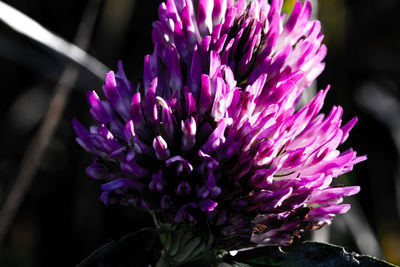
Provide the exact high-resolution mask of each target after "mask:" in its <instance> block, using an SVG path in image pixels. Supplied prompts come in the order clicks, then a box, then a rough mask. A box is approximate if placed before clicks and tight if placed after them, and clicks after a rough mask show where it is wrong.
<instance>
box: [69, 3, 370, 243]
mask: <svg viewBox="0 0 400 267" xmlns="http://www.w3.org/2000/svg"><path fill="white" fill-rule="evenodd" d="M281 9H282V0H272V1H271V2H270V3H268V1H266V0H254V1H251V2H250V3H248V2H247V1H245V0H238V1H233V0H214V1H212V0H199V1H198V2H197V4H196V6H195V5H194V4H193V3H192V1H190V0H167V1H166V2H164V3H162V4H161V5H160V6H159V10H158V12H159V20H158V21H156V22H154V23H153V32H152V38H153V43H154V51H153V53H152V54H151V55H147V56H145V59H144V75H143V83H142V86H137V87H135V86H133V85H132V84H131V82H130V81H129V80H128V79H127V78H126V75H125V73H124V71H123V68H122V64H121V63H120V64H119V70H118V72H117V73H114V72H112V71H110V72H109V73H108V74H107V77H106V81H105V85H104V86H103V93H104V96H105V100H101V99H100V98H99V96H98V95H97V94H96V92H94V91H93V92H90V93H88V101H89V104H90V113H91V115H92V117H93V118H94V119H95V120H96V121H97V123H98V125H97V126H92V127H90V129H89V130H87V129H86V128H85V127H83V126H82V125H81V123H79V122H78V121H77V120H74V121H73V126H74V129H75V131H76V134H77V136H78V137H77V141H78V143H79V144H80V145H81V146H82V147H83V148H84V149H86V150H87V151H88V152H90V153H93V154H94V155H95V158H94V161H93V163H92V164H91V165H90V166H89V167H88V168H87V169H86V172H87V174H88V175H89V176H90V177H92V178H94V179H100V180H102V181H105V183H104V184H103V185H102V186H101V189H102V191H103V193H102V194H101V200H102V201H103V202H104V203H105V204H106V205H108V204H111V203H119V204H122V205H133V206H135V207H137V208H139V209H144V210H149V211H152V212H154V213H155V214H156V216H157V218H159V220H160V221H162V222H170V223H180V222H199V221H206V222H207V224H208V225H209V226H210V229H211V231H212V232H213V235H214V236H215V237H216V238H215V241H214V242H215V246H216V247H221V248H227V247H239V246H243V245H248V244H249V243H250V242H253V243H260V244H267V245H287V244H289V243H291V241H292V239H293V236H295V235H297V234H298V233H299V232H301V231H303V230H304V229H315V228H320V227H322V226H323V225H325V224H329V223H330V222H331V220H332V218H333V217H334V215H335V214H337V213H344V212H346V211H347V210H348V209H349V208H350V206H349V205H347V204H340V203H341V201H342V198H343V197H345V196H349V195H353V194H355V193H357V192H358V191H359V187H357V186H350V187H340V186H331V185H330V184H331V182H332V180H333V179H334V178H336V177H338V176H340V175H341V174H344V173H346V172H348V171H350V170H351V169H352V168H353V165H354V164H356V163H358V162H360V161H362V160H364V159H365V157H364V156H362V157H359V156H357V155H356V152H354V151H353V150H352V149H349V150H347V151H345V152H340V151H338V150H337V147H338V146H339V145H340V144H342V143H343V142H344V141H345V140H346V139H347V137H348V136H349V131H350V130H351V129H352V128H353V126H354V125H355V123H356V121H357V118H354V119H352V120H350V121H349V122H348V123H346V124H344V125H342V120H341V117H342V113H343V110H342V108H341V107H340V106H335V107H333V108H332V110H331V111H330V113H329V114H328V115H324V114H319V112H320V110H321V108H322V105H323V102H324V98H325V96H326V94H327V92H328V89H329V88H326V89H325V90H322V91H320V92H318V93H317V95H316V96H315V97H314V99H312V100H311V101H310V102H309V103H308V104H306V105H305V106H302V107H301V106H299V105H298V102H299V99H300V97H301V95H302V93H303V91H304V90H305V88H307V87H308V86H309V85H310V84H311V83H312V82H313V81H314V80H315V78H316V77H317V76H318V75H319V74H320V73H321V72H322V70H323V69H324V63H323V62H322V60H323V58H324V57H325V54H326V47H325V46H324V45H323V44H321V42H322V39H323V35H322V34H321V32H320V30H321V26H320V22H319V21H317V20H311V19H310V16H311V4H310V2H308V1H306V2H305V3H304V4H301V3H300V2H299V1H298V2H296V4H295V6H294V9H293V11H292V13H291V15H290V16H289V17H288V18H286V17H285V16H286V14H282V12H281Z"/></svg>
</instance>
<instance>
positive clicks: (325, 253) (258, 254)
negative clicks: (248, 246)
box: [224, 242, 395, 267]
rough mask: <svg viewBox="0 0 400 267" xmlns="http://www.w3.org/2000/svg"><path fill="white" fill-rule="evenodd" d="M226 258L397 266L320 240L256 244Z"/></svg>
mask: <svg viewBox="0 0 400 267" xmlns="http://www.w3.org/2000/svg"><path fill="white" fill-rule="evenodd" d="M224 262H228V263H231V264H232V265H233V266H288V267H291V266H313V267H318V266H321V267H322V266H323V267H329V266H331V267H336V266H382V267H388V266H395V265H393V264H390V263H388V262H385V261H383V260H380V259H377V258H374V257H371V256H367V255H359V254H357V253H354V252H347V251H346V250H345V249H344V248H343V247H339V246H335V245H331V244H325V243H318V242H304V243H301V244H298V245H293V246H289V247H284V248H279V247H263V248H256V249H252V250H247V251H243V252H239V253H238V254H237V255H236V256H234V257H233V256H228V257H225V258H224ZM240 264H242V265H240Z"/></svg>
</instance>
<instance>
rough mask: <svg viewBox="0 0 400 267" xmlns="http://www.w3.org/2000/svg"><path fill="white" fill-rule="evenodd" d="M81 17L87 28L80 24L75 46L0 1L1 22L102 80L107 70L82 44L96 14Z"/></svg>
mask: <svg viewBox="0 0 400 267" xmlns="http://www.w3.org/2000/svg"><path fill="white" fill-rule="evenodd" d="M94 2H95V1H89V2H88V5H87V6H92V7H94V6H95V4H93V3H94ZM96 10H98V7H94V9H93V11H90V10H89V9H87V11H88V12H94V11H96ZM88 12H85V13H84V14H88ZM93 14H94V13H93ZM83 17H84V18H85V19H87V20H88V21H87V23H88V26H85V24H81V26H80V27H79V32H78V35H77V36H76V38H75V40H76V42H75V44H71V43H69V42H67V41H66V40H64V39H62V38H61V37H59V36H57V35H55V34H53V33H51V32H50V31H49V30H47V29H46V28H44V27H43V26H42V25H40V24H39V23H38V22H36V21H34V20H33V19H31V18H30V17H28V16H26V15H25V14H23V13H22V12H20V11H18V10H16V9H15V8H13V7H11V6H9V5H7V4H5V3H3V2H1V1H0V20H1V21H3V22H4V23H5V24H7V25H8V26H9V27H11V28H12V29H13V30H15V31H16V32H19V33H21V34H23V35H24V36H27V37H29V38H30V39H32V40H35V41H36V42H38V43H41V44H43V45H45V46H46V47H48V48H50V49H53V50H55V51H56V52H58V53H60V54H61V55H63V56H65V57H67V58H68V59H70V60H72V61H74V62H76V63H78V64H80V65H81V66H83V67H85V68H86V69H88V70H89V71H90V72H92V73H93V74H94V75H96V76H97V77H99V78H100V79H103V76H104V73H105V72H106V71H107V69H108V68H107V67H106V66H105V65H104V64H102V63H101V62H99V61H98V60H97V59H95V58H94V57H92V56H90V55H89V54H87V53H86V52H85V50H86V45H84V43H86V42H88V41H89V39H90V38H86V37H85V34H87V33H88V32H92V30H93V29H90V28H91V27H93V26H89V25H91V22H90V21H89V20H91V19H92V17H97V14H94V16H93V15H92V16H86V15H84V16H83ZM83 20H84V19H83ZM83 20H82V21H83ZM80 33H82V34H80ZM81 37H83V38H81ZM78 41H79V42H78Z"/></svg>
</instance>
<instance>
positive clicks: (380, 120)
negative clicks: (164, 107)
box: [0, 0, 400, 267]
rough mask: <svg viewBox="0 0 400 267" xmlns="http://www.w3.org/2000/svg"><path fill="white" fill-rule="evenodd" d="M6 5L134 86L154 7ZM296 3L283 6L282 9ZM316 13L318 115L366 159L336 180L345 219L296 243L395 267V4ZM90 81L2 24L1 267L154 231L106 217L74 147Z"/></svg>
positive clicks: (101, 2)
mask: <svg viewBox="0 0 400 267" xmlns="http://www.w3.org/2000/svg"><path fill="white" fill-rule="evenodd" d="M4 2H5V3H8V4H9V5H11V6H12V7H14V8H16V9H18V10H19V11H21V12H23V13H24V14H26V15H27V16H29V17H31V18H32V19H34V20H35V21H37V22H39V23H40V24H41V25H43V26H44V27H45V28H47V29H48V30H50V31H51V32H53V33H55V34H57V35H59V36H60V37H62V38H63V39H65V40H67V41H68V42H71V43H77V44H78V46H80V47H81V48H83V49H85V50H87V51H88V53H89V54H90V55H92V56H93V57H94V58H96V59H97V60H99V61H100V62H102V63H103V64H104V65H105V66H107V67H105V69H107V68H111V69H116V64H117V61H118V60H119V59H122V61H123V62H124V66H125V71H126V73H127V75H128V78H129V79H130V80H131V81H133V82H136V81H139V80H140V78H141V77H142V65H143V57H144V55H145V54H149V53H151V52H152V49H153V47H152V42H151V23H152V21H154V20H156V19H157V7H158V4H159V3H160V2H161V1H156V0H151V1H142V0H85V1H83V0H58V1H56V2H55V1H49V0H12V1H11V0H7V1H4ZM293 4H294V1H292V0H287V1H286V3H285V10H287V11H289V12H290V9H291V7H292V6H293ZM314 7H315V8H314V13H315V14H314V15H315V16H316V17H318V18H319V19H320V20H321V22H322V25H323V33H324V34H325V41H324V42H325V44H326V45H327V46H328V55H327V57H326V59H325V62H326V69H325V71H324V72H323V74H322V75H321V76H320V77H319V79H318V84H317V88H318V89H322V88H325V87H326V85H327V84H331V85H332V89H331V90H330V92H329V94H328V97H327V100H326V104H325V110H324V111H325V112H327V111H329V109H330V108H331V106H332V105H341V106H343V108H344V111H345V112H344V121H348V120H350V119H351V118H352V117H354V116H358V118H359V122H358V123H357V125H356V127H355V128H354V130H353V131H352V134H351V135H350V139H349V140H348V141H347V142H346V143H345V144H344V146H343V147H342V148H341V149H342V151H343V150H345V149H347V148H348V147H353V148H354V149H355V150H356V151H358V152H359V154H360V155H363V154H367V155H368V160H367V161H366V162H363V163H360V164H358V165H357V166H356V167H355V170H354V171H353V172H351V173H350V174H349V175H346V176H344V177H341V178H339V180H338V182H339V183H342V184H354V185H356V184H357V185H360V186H361V188H362V189H361V192H360V193H359V194H358V195H357V196H356V197H352V198H347V199H345V202H347V203H351V204H352V209H351V211H350V212H349V213H348V214H346V215H339V216H337V217H336V218H335V220H334V221H333V224H332V225H331V226H329V227H325V228H323V229H322V230H320V231H317V232H314V233H312V234H305V237H304V238H308V239H313V240H318V241H324V242H331V243H333V244H336V245H341V246H344V247H345V248H346V249H348V250H349V251H355V252H358V253H362V254H370V255H373V256H377V257H380V258H384V259H387V260H389V261H390V262H392V263H395V264H400V170H399V166H400V158H399V152H400V50H399V49H398V48H399V47H400V20H399V19H398V14H399V13H400V2H399V1H397V0H380V1H373V0H351V1H350V0H348V1H345V0H320V1H314ZM2 8H3V7H1V6H0V13H2V12H4V9H3V11H2ZM69 56H71V55H69ZM101 67H104V66H102V65H101V64H100V65H99V68H100V70H101ZM100 72H101V71H100ZM97 73H98V72H97ZM99 76H100V77H101V74H100V75H98V74H97V75H96V71H88V70H87V69H85V68H82V67H81V66H79V65H78V64H75V63H73V62H72V61H71V60H70V59H68V57H66V56H63V55H61V54H60V53H57V52H54V51H53V50H51V49H49V48H47V47H46V46H45V45H42V44H39V43H37V42H35V41H32V40H31V39H30V38H27V37H25V36H24V35H21V34H20V33H17V32H16V31H14V30H13V29H11V28H10V27H8V26H6V25H5V24H4V23H2V22H0V77H1V87H2V89H1V97H0V115H1V116H0V120H1V131H0V148H1V149H0V210H2V212H3V213H0V216H1V217H0V242H2V244H0V245H1V248H0V266H34V267H36V266H41V267H42V266H55V264H56V266H73V265H75V264H77V263H79V262H80V261H82V260H83V259H84V258H85V257H86V256H88V255H89V254H90V253H91V252H92V251H93V250H95V249H96V248H98V247H99V246H101V245H103V244H105V243H107V242H108V241H110V240H115V239H119V238H120V237H121V236H123V235H125V234H127V233H130V232H133V231H135V230H137V229H140V228H142V227H144V226H147V225H150V224H151V223H152V222H151V218H149V216H148V215H147V214H144V213H138V212H136V211H134V210H132V209H131V208H124V207H117V206H110V207H105V206H104V205H103V204H102V203H101V202H100V201H99V200H98V197H99V194H100V189H99V185H100V184H99V182H98V181H94V180H91V179H90V178H88V177H87V176H86V175H85V172H84V170H85V167H86V166H87V165H88V164H89V162H90V161H91V156H90V155H88V154H87V153H85V152H84V151H83V149H81V148H80V147H79V146H78V145H77V143H76V142H75V135H74V133H73V130H72V126H71V120H72V118H74V117H77V118H79V120H80V121H82V122H84V124H85V125H89V122H90V121H92V120H91V119H90V117H89V112H88V110H89V108H88V105H87V103H86V97H85V92H86V91H87V90H93V89H96V90H101V86H102V84H103V77H101V78H99ZM104 77H105V75H104ZM15 186H16V187H15ZM12 188H18V190H17V191H16V193H10V192H12ZM25 192H26V193H25ZM18 199H21V200H22V201H21V203H20V205H16V206H15V207H14V208H13V207H12V205H11V206H8V207H11V208H10V209H8V212H7V211H4V207H5V206H6V205H5V203H18ZM10 210H11V211H10ZM13 211H15V218H14V219H13V220H11V221H10V223H9V224H7V219H8V218H9V217H10V216H11V217H13V215H14V214H13ZM6 216H8V217H7V218H6Z"/></svg>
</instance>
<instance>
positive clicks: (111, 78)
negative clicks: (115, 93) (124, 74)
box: [106, 71, 117, 88]
mask: <svg viewBox="0 0 400 267" xmlns="http://www.w3.org/2000/svg"><path fill="white" fill-rule="evenodd" d="M106 87H107V88H116V87H117V81H116V80H115V74H114V72H113V71H109V72H108V73H107V76H106Z"/></svg>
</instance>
